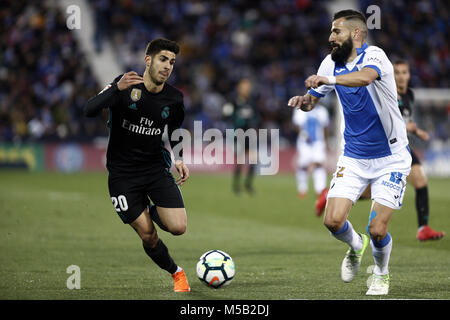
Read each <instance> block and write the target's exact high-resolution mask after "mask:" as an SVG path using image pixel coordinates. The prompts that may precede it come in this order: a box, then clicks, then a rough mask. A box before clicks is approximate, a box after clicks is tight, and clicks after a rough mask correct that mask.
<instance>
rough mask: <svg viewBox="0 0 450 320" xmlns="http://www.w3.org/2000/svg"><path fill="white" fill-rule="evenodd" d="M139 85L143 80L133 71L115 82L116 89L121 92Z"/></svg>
mask: <svg viewBox="0 0 450 320" xmlns="http://www.w3.org/2000/svg"><path fill="white" fill-rule="evenodd" d="M139 83H144V78H142V77H141V76H139V75H138V74H137V73H136V72H135V71H130V72H127V73H125V74H124V75H123V76H122V78H120V80H119V82H117V88H118V89H119V90H120V91H122V90H125V89H128V88H129V87H131V86H134V85H136V84H139Z"/></svg>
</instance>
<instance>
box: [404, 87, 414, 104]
mask: <svg viewBox="0 0 450 320" xmlns="http://www.w3.org/2000/svg"><path fill="white" fill-rule="evenodd" d="M406 94H407V95H408V97H409V99H410V100H411V102H414V91H413V90H412V89H411V88H408V89H407V90H406Z"/></svg>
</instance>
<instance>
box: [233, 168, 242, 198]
mask: <svg viewBox="0 0 450 320" xmlns="http://www.w3.org/2000/svg"><path fill="white" fill-rule="evenodd" d="M240 180H241V166H240V165H236V167H235V168H234V174H233V191H234V192H236V193H239V192H240V191H241V186H240Z"/></svg>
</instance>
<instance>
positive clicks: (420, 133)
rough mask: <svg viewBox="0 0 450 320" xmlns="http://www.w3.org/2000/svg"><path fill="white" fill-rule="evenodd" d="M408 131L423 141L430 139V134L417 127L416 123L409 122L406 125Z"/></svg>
mask: <svg viewBox="0 0 450 320" xmlns="http://www.w3.org/2000/svg"><path fill="white" fill-rule="evenodd" d="M406 130H407V131H408V132H410V133H412V134H415V135H416V136H418V137H419V138H420V139H422V140H423V141H428V140H429V139H430V136H429V134H428V132H426V131H425V130H422V129H420V128H419V127H417V124H416V123H415V122H414V121H408V122H407V123H406Z"/></svg>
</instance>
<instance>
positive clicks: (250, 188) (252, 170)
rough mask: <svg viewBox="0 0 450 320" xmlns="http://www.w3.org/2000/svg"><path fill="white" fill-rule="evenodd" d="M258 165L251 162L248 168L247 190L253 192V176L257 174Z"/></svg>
mask: <svg viewBox="0 0 450 320" xmlns="http://www.w3.org/2000/svg"><path fill="white" fill-rule="evenodd" d="M255 170H256V165H254V164H250V165H249V168H248V173H247V178H246V180H245V187H246V189H247V191H249V192H253V185H252V182H253V177H254V176H255Z"/></svg>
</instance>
